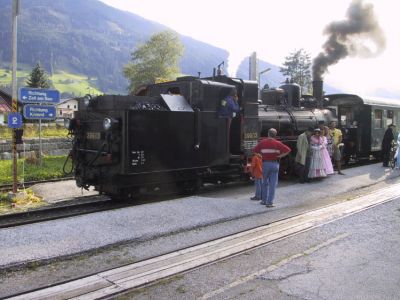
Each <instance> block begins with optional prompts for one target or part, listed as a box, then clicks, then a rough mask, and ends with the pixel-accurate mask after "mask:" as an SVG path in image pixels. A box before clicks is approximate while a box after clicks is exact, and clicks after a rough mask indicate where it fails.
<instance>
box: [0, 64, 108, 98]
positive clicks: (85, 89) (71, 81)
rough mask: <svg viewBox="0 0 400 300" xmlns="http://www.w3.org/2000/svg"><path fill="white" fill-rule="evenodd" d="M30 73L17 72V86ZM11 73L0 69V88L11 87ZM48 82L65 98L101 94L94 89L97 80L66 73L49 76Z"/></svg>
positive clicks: (24, 80)
mask: <svg viewBox="0 0 400 300" xmlns="http://www.w3.org/2000/svg"><path fill="white" fill-rule="evenodd" d="M29 73H30V71H23V70H22V71H17V78H18V81H19V82H20V84H19V85H23V83H24V82H26V79H27V77H28V76H29ZM11 75H12V74H11V71H10V70H8V69H0V88H1V87H2V86H9V85H11V80H12V78H11ZM49 80H50V81H51V83H52V88H54V89H57V90H59V91H60V93H61V94H62V95H63V96H64V97H67V96H68V95H69V96H83V95H85V94H92V95H93V94H102V91H100V90H99V89H98V88H96V81H97V78H91V77H90V78H88V77H87V76H85V75H78V74H72V73H67V72H62V71H61V72H58V73H55V74H53V76H49Z"/></svg>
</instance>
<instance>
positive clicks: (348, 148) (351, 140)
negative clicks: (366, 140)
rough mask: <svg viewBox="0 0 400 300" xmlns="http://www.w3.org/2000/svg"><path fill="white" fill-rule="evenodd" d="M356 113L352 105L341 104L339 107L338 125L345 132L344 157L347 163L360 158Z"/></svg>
mask: <svg viewBox="0 0 400 300" xmlns="http://www.w3.org/2000/svg"><path fill="white" fill-rule="evenodd" d="M354 113H355V112H354V110H353V107H352V106H339V108H338V118H339V119H338V121H339V122H338V123H339V124H338V127H339V128H340V129H341V130H342V133H343V143H344V148H343V159H344V162H345V163H346V164H347V163H349V161H350V160H356V159H357V158H358V155H357V154H358V153H357V152H358V149H359V128H358V123H357V121H356V119H355V116H354Z"/></svg>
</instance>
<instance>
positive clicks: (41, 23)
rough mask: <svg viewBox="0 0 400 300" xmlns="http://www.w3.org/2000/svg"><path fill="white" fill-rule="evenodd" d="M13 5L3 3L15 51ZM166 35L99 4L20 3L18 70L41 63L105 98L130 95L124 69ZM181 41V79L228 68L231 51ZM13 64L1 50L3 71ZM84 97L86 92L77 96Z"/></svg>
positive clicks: (6, 40)
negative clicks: (145, 44)
mask: <svg viewBox="0 0 400 300" xmlns="http://www.w3.org/2000/svg"><path fill="white" fill-rule="evenodd" d="M11 3H12V1H10V0H0V8H1V9H0V20H1V22H0V37H1V39H0V40H1V42H2V45H11ZM167 13H168V12H167ZM166 29H167V27H165V26H163V25H161V24H158V23H156V22H153V21H149V20H146V19H144V18H142V17H140V16H138V15H135V14H132V13H128V12H125V11H121V10H118V9H115V8H113V7H110V6H107V5H106V4H104V3H102V2H100V1H98V0H85V1H81V0H57V1H54V0H29V1H28V0H26V1H21V8H20V16H19V17H18V66H19V67H20V66H21V65H22V64H24V65H26V66H27V67H26V68H25V67H24V68H23V70H31V69H32V67H33V66H35V65H36V63H37V62H40V64H41V65H42V67H43V68H44V69H45V70H46V71H47V72H48V73H49V74H52V73H67V74H84V76H89V77H90V79H92V78H96V80H95V81H94V80H88V81H87V85H90V86H92V87H93V86H96V87H98V89H100V90H101V91H103V92H106V93H121V94H125V93H126V92H127V87H128V81H127V80H126V78H125V77H124V76H123V67H124V66H125V65H126V64H127V63H128V62H129V61H130V54H131V52H133V51H134V50H135V48H136V46H137V45H139V44H140V43H143V42H145V41H147V40H148V39H149V38H150V36H151V35H153V34H154V33H157V32H160V31H163V30H166ZM181 40H182V42H183V44H184V46H185V52H184V55H183V57H182V60H181V62H180V67H181V72H182V73H186V74H191V75H197V72H201V74H202V75H203V76H207V75H211V74H212V70H213V67H215V66H217V65H218V64H219V63H221V61H225V62H227V58H228V52H227V51H226V50H223V49H220V48H217V47H214V46H212V45H209V44H206V43H203V42H200V41H197V40H194V39H192V38H190V37H185V36H181ZM10 62H11V47H3V46H2V47H0V68H6V67H8V64H9V63H10ZM68 79H71V78H68ZM62 80H64V79H62ZM72 80H75V79H72ZM79 81H80V82H81V80H79ZM55 84H61V83H55ZM61 85H62V84H61ZM84 88H85V87H83V89H84ZM80 92H82V87H81V88H79V90H78V91H77V90H75V93H80ZM85 92H86V91H85Z"/></svg>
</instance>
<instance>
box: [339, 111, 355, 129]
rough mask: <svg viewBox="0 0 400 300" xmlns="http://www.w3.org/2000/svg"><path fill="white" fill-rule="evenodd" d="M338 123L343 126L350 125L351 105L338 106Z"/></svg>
mask: <svg viewBox="0 0 400 300" xmlns="http://www.w3.org/2000/svg"><path fill="white" fill-rule="evenodd" d="M339 113H340V125H341V126H343V127H350V126H351V124H352V123H353V112H352V110H351V107H346V106H345V107H343V106H342V107H340V109H339Z"/></svg>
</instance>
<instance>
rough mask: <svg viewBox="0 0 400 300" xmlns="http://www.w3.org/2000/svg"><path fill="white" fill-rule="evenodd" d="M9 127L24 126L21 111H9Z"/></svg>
mask: <svg viewBox="0 0 400 300" xmlns="http://www.w3.org/2000/svg"><path fill="white" fill-rule="evenodd" d="M8 127H9V128H21V127H22V115H21V114H20V113H9V114H8Z"/></svg>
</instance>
